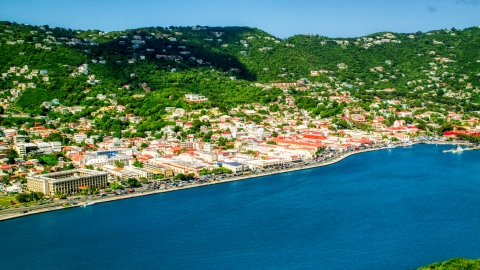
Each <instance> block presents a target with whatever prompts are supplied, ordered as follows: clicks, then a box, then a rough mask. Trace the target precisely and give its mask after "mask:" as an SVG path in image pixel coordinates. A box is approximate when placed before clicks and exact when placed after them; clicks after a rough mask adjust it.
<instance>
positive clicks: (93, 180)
mask: <svg viewBox="0 0 480 270" xmlns="http://www.w3.org/2000/svg"><path fill="white" fill-rule="evenodd" d="M107 177H108V174H107V173H105V172H99V171H93V170H87V169H76V170H69V171H62V172H55V173H47V174H39V175H35V176H27V189H28V190H30V191H35V192H43V193H44V194H45V195H47V196H54V195H55V194H56V193H57V192H59V193H61V194H75V193H79V192H80V191H81V190H82V189H84V188H99V189H100V188H105V187H106V186H107Z"/></svg>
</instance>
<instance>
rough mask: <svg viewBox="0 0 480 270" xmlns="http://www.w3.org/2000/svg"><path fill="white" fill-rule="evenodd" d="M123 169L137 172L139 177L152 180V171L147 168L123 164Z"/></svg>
mask: <svg viewBox="0 0 480 270" xmlns="http://www.w3.org/2000/svg"><path fill="white" fill-rule="evenodd" d="M124 169H126V170H129V171H132V172H135V173H137V174H138V176H139V177H145V178H146V179H147V180H148V181H151V180H153V173H152V172H151V171H149V170H146V169H143V168H138V167H135V166H130V165H128V166H125V167H124Z"/></svg>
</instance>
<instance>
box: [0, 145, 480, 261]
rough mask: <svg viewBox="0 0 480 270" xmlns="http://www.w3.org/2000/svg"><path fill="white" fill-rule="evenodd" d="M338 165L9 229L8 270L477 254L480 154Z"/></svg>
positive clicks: (58, 214) (74, 212)
mask: <svg viewBox="0 0 480 270" xmlns="http://www.w3.org/2000/svg"><path fill="white" fill-rule="evenodd" d="M451 148H453V146H435V145H416V146H414V147H410V148H396V149H392V150H382V151H376V152H369V153H364V154H359V155H354V156H351V157H348V158H347V159H345V160H343V161H341V162H340V163H336V164H334V165H331V166H327V167H321V168H315V169H310V170H305V171H299V172H292V173H286V174H281V175H274V176H267V177H262V178H254V179H249V180H244V181H237V182H231V183H225V184H219V185H213V186H208V187H201V188H194V189H189V190H183V191H178V192H169V193H163V194H157V195H152V196H146V197H141V198H134V199H128V200H121V201H116V202H111V203H103V204H96V205H94V206H91V207H87V208H73V209H66V210H62V211H54V212H50V213H45V214H40V215H33V216H28V217H23V218H19V219H13V220H8V221H4V222H0V243H1V246H2V249H1V252H0V269H35V270H38V269H414V268H417V267H420V266H424V265H427V264H430V263H433V262H436V261H441V260H446V259H450V258H454V257H466V258H479V257H480V233H479V229H480V166H479V164H478V163H479V161H480V151H466V152H464V153H462V154H452V153H442V150H444V149H451Z"/></svg>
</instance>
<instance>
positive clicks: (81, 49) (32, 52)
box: [0, 22, 480, 129]
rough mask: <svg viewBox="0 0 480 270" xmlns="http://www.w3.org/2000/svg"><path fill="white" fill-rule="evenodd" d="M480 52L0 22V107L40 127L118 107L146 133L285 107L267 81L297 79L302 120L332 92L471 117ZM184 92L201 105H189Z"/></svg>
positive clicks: (469, 32) (473, 43)
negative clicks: (175, 115)
mask: <svg viewBox="0 0 480 270" xmlns="http://www.w3.org/2000/svg"><path fill="white" fill-rule="evenodd" d="M479 44H480V29H479V28H478V27H472V28H468V29H463V30H457V29H449V30H446V29H444V30H438V31H430V32H427V33H421V32H417V33H411V34H397V33H386V32H385V33H376V34H372V35H369V36H365V37H359V38H348V39H339V38H337V39H332V38H328V37H322V36H309V35H297V36H293V37H290V38H287V39H279V38H276V37H274V36H272V35H270V34H268V33H266V32H264V31H261V30H259V29H254V28H247V27H200V26H194V27H172V26H171V27H168V28H164V27H150V28H139V29H131V30H125V31H120V32H109V33H105V32H102V31H99V30H88V31H80V30H71V29H64V28H50V27H48V26H29V25H21V24H15V23H9V22H1V23H0V47H1V50H0V73H1V74H2V76H1V78H2V79H1V80H0V89H1V91H0V98H1V100H2V106H3V107H4V108H5V109H7V110H8V111H10V112H12V113H17V112H18V113H30V114H33V115H46V116H47V117H49V118H50V119H54V118H56V117H59V108H58V107H61V106H65V107H72V106H81V108H79V109H78V112H74V113H73V114H74V116H72V117H70V118H69V119H68V120H69V121H70V120H75V119H78V118H79V117H85V116H88V115H90V113H91V112H93V111H95V110H98V108H100V107H102V106H108V105H124V106H126V107H127V110H126V113H133V114H135V115H138V116H141V117H148V120H149V121H148V123H149V124H151V126H150V127H148V128H146V129H153V128H157V127H160V126H162V125H163V124H162V123H161V118H162V116H163V115H164V114H165V107H183V108H189V109H202V108H210V107H218V108H219V109H220V111H223V112H226V111H228V110H229V109H231V108H233V107H235V106H237V105H239V104H251V103H254V102H257V103H260V104H270V103H271V102H275V101H279V100H284V99H285V98H286V96H285V95H284V92H282V91H281V90H280V89H278V88H276V87H273V88H272V85H271V83H272V82H298V81H299V80H300V79H302V81H300V83H299V85H302V86H303V87H293V88H291V89H290V91H289V93H288V95H289V96H291V97H292V98H293V99H294V100H295V106H296V108H297V109H301V110H305V112H308V113H309V114H310V115H311V116H312V117H316V116H318V117H330V116H333V115H337V114H339V113H341V112H343V109H344V108H345V107H346V104H335V103H333V102H332V101H331V100H330V97H332V96H338V95H343V96H345V95H348V96H349V97H350V99H351V102H352V103H351V104H359V106H361V107H362V108H363V109H364V110H366V111H368V110H371V109H372V108H371V107H370V106H371V105H374V103H375V101H378V100H379V99H381V100H386V99H396V100H399V102H400V104H402V103H403V105H402V106H403V107H416V108H423V109H424V110H425V111H427V110H431V111H439V110H440V111H441V110H445V111H446V110H453V111H456V112H474V111H478V110H480V96H479V89H478V86H479V78H480V50H479V49H478V48H479V46H478V45H479ZM294 88H296V89H294ZM188 93H194V94H200V95H203V96H205V97H206V98H208V102H204V103H188V102H186V101H185V100H184V97H185V94H188ZM285 94H286V93H285ZM44 102H46V103H44ZM42 105H43V106H42ZM338 105H341V106H338ZM377 105H378V104H377ZM380 105H381V106H386V107H388V104H380ZM381 106H380V107H381ZM377 107H378V106H377ZM67 116H68V114H67Z"/></svg>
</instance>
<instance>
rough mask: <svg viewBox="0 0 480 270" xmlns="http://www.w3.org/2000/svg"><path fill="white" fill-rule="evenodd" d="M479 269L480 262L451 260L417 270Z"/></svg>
mask: <svg viewBox="0 0 480 270" xmlns="http://www.w3.org/2000/svg"><path fill="white" fill-rule="evenodd" d="M470 269H480V260H469V259H460V258H458V259H451V260H448V261H444V262H438V263H433V264H431V265H428V266H425V267H421V268H419V269H418V270H470Z"/></svg>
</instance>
